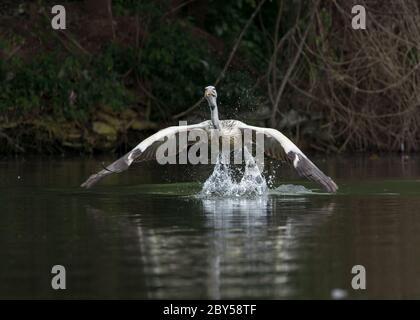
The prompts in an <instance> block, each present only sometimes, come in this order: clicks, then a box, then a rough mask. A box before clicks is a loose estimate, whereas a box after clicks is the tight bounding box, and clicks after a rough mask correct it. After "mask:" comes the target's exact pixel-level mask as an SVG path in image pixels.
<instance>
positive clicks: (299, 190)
mask: <svg viewBox="0 0 420 320" xmlns="http://www.w3.org/2000/svg"><path fill="white" fill-rule="evenodd" d="M272 193H274V194H282V195H290V194H291V195H301V194H314V192H313V191H312V190H310V189H307V188H305V187H304V186H299V185H294V184H283V185H281V186H279V187H277V188H275V189H274V190H272Z"/></svg>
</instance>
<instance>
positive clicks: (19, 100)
mask: <svg viewBox="0 0 420 320" xmlns="http://www.w3.org/2000/svg"><path fill="white" fill-rule="evenodd" d="M0 77H1V78H2V80H3V81H1V83H0V111H7V110H11V109H13V110H14V112H15V113H17V114H25V113H28V112H31V113H34V112H35V113H37V112H48V113H49V112H51V113H52V114H53V115H56V116H63V117H65V118H68V119H86V118H87V116H88V115H89V112H90V111H91V110H92V109H94V108H95V106H98V105H106V106H109V107H111V108H113V109H119V108H122V107H124V106H125V105H127V104H128V103H130V100H131V99H130V93H129V91H128V90H127V89H126V88H125V87H124V85H123V84H122V82H121V81H120V77H119V75H118V74H117V73H116V72H115V70H114V65H113V60H112V58H111V57H110V56H109V55H107V54H103V55H100V56H98V57H95V59H92V60H91V61H87V60H84V59H80V58H77V57H74V56H66V57H62V56H61V55H60V54H59V53H57V52H50V53H43V54H40V55H38V56H35V57H33V59H31V60H30V61H29V62H24V61H22V60H21V59H19V58H14V59H12V60H11V61H10V62H8V63H7V64H4V63H3V64H1V65H0Z"/></svg>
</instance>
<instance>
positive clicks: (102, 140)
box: [0, 0, 420, 155]
mask: <svg viewBox="0 0 420 320" xmlns="http://www.w3.org/2000/svg"><path fill="white" fill-rule="evenodd" d="M53 4H63V5H64V6H65V8H66V12H67V29H66V30H64V31H62V30H61V31H56V30H53V29H52V28H51V19H52V17H53V15H52V14H51V6H52V5H53ZM354 4H362V5H364V6H365V8H366V10H367V22H368V23H367V30H353V29H352V28H351V18H352V14H351V7H352V6H353V5H354ZM419 8H420V5H419V2H418V1H417V0H392V1H386V3H384V1H374V0H366V1H362V0H360V1H349V0H328V1H327V0H325V1H322V0H320V1H317V0H314V1H309V0H306V1H305V0H295V1H290V0H278V1H275V0H273V1H259V0H232V1H226V0H200V1H198V0H155V1H150V0H141V1H135V0H84V1H47V0H45V1H42V0H39V1H1V2H0V154H3V155H11V154H19V153H47V154H67V153H75V152H76V153H92V152H101V151H107V152H110V151H114V152H124V151H125V150H127V149H128V148H130V147H132V146H134V145H136V144H137V143H138V142H139V141H140V140H141V139H142V138H144V137H145V136H147V135H148V134H150V133H152V132H153V131H155V130H157V129H159V128H161V127H164V126H167V125H170V124H177V122H178V120H188V121H189V122H190V123H191V122H196V121H202V120H204V119H208V117H209V115H208V108H207V106H206V104H205V103H204V102H203V101H202V100H201V99H200V98H201V97H202V94H203V88H204V86H206V85H209V84H215V85H216V86H217V89H218V92H219V101H220V107H219V109H220V112H221V114H222V117H223V118H231V117H235V118H238V119H242V120H244V121H246V122H248V123H252V124H256V125H261V126H271V127H275V128H277V129H279V130H281V131H282V132H283V133H285V134H286V135H288V136H289V137H290V138H292V139H293V140H294V141H295V142H296V143H298V144H299V145H300V146H302V148H303V149H305V150H307V149H315V150H319V151H322V152H334V153H337V152H345V151H417V150H418V149H419V148H420V130H419V121H420V113H419V104H420V90H419V86H418V84H419V76H420V74H419V66H420V56H419V47H420V10H419Z"/></svg>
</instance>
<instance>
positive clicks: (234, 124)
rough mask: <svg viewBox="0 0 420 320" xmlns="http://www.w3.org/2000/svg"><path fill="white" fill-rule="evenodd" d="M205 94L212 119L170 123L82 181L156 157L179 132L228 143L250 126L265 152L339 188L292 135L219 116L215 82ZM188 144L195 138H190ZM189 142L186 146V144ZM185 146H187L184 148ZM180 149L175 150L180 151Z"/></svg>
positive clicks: (92, 181) (87, 183) (88, 185)
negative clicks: (260, 137)
mask: <svg viewBox="0 0 420 320" xmlns="http://www.w3.org/2000/svg"><path fill="white" fill-rule="evenodd" d="M204 98H205V100H206V101H207V103H208V106H209V108H210V120H206V121H203V122H201V123H197V124H192V125H180V126H172V127H167V128H165V129H162V130H160V131H158V132H157V133H155V134H153V135H151V136H150V137H148V138H146V139H145V140H143V141H142V142H140V143H139V144H138V145H137V146H136V147H134V148H133V149H132V150H131V151H129V152H128V153H126V154H125V155H124V156H122V157H121V158H119V159H118V160H116V161H114V162H113V163H111V164H110V165H108V166H106V167H105V166H104V167H103V169H102V170H101V171H99V172H97V173H95V174H92V175H91V176H90V177H89V178H88V179H87V180H86V181H85V182H83V183H82V184H81V187H83V188H91V187H92V186H94V185H95V184H96V183H97V182H99V181H100V180H102V178H104V177H106V176H108V175H111V174H113V173H121V172H123V171H125V170H127V169H128V168H129V167H130V165H132V164H133V163H135V162H140V161H145V160H153V159H155V160H156V150H157V149H158V148H159V146H161V145H162V144H163V142H164V141H165V139H169V138H174V137H176V136H177V135H179V134H180V133H182V132H184V133H188V134H189V133H198V132H205V133H207V134H208V136H214V134H217V135H218V137H219V138H220V139H222V140H227V141H228V142H229V143H232V142H235V140H237V139H238V138H239V137H241V136H242V135H243V133H244V130H250V131H251V132H254V133H256V134H261V135H263V137H264V155H265V156H268V157H270V158H273V159H275V160H279V161H281V162H282V163H286V164H288V165H290V166H291V167H292V168H294V169H295V170H296V171H297V173H298V174H299V175H300V176H301V177H305V178H307V179H308V180H311V181H313V182H315V183H317V184H319V185H320V186H322V188H323V189H324V190H325V191H327V192H330V193H335V192H336V191H337V190H338V186H337V184H336V183H335V182H334V181H333V180H332V179H331V178H330V177H328V176H327V175H325V174H324V173H323V172H322V171H321V170H320V169H319V168H318V167H317V166H316V165H315V164H314V163H313V162H312V161H311V160H310V159H309V158H308V157H307V156H306V155H305V154H304V153H303V152H302V151H301V150H300V149H299V148H298V147H297V146H296V145H295V144H294V143H293V142H292V141H291V140H290V139H289V138H287V137H286V136H285V135H283V134H282V133H281V132H280V131H278V130H276V129H273V128H266V127H255V126H251V125H247V124H246V123H244V122H242V121H239V120H220V119H219V112H218V107H217V91H216V88H215V87H214V86H207V87H205V88H204ZM188 143H189V144H192V143H194V142H191V141H189V142H188ZM187 147H188V146H186V147H185V148H187ZM185 148H184V149H185ZM180 151H181V150H180V149H177V150H176V151H175V152H176V153H179V152H180Z"/></svg>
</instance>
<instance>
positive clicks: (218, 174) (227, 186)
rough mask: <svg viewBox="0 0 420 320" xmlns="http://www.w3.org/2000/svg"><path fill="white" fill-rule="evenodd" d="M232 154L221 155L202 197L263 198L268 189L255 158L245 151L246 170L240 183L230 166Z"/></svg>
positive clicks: (202, 191) (204, 187) (202, 192)
mask: <svg viewBox="0 0 420 320" xmlns="http://www.w3.org/2000/svg"><path fill="white" fill-rule="evenodd" d="M229 156H230V154H223V153H222V154H220V155H219V157H218V159H217V162H216V165H215V167H214V170H213V173H212V174H211V176H210V177H209V178H208V179H207V181H206V182H205V183H204V185H203V189H202V190H201V192H200V194H199V196H201V197H243V196H248V197H249V196H251V197H252V196H261V195H264V194H266V193H267V191H268V187H267V182H266V180H265V178H264V176H263V175H262V174H261V171H260V169H259V168H258V165H257V163H256V161H255V158H254V157H253V156H252V155H251V154H250V153H249V152H248V150H247V149H246V148H245V149H244V157H245V170H244V172H243V175H242V177H241V178H240V181H239V182H237V179H235V177H234V169H233V168H231V166H230V165H229Z"/></svg>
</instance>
